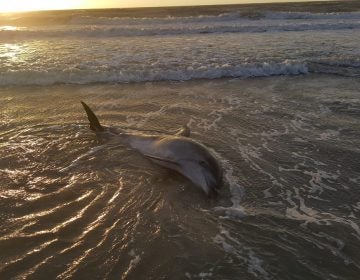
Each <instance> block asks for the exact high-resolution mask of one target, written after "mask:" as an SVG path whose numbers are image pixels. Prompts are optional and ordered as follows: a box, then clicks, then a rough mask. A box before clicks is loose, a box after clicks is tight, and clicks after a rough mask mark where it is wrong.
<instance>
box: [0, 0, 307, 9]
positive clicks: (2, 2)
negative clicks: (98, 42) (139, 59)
mask: <svg viewBox="0 0 360 280" xmlns="http://www.w3.org/2000/svg"><path fill="white" fill-rule="evenodd" d="M300 1H301V2H303V1H311V0H101V1H99V0H0V12H15V11H36V10H58V9H90V8H126V7H159V6H194V5H213V4H242V3H271V2H300Z"/></svg>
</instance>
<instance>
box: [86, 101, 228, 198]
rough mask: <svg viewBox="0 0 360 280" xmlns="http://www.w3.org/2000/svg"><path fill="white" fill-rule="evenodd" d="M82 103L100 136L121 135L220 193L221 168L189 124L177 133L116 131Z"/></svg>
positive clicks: (157, 160) (208, 190) (163, 163)
mask: <svg viewBox="0 0 360 280" xmlns="http://www.w3.org/2000/svg"><path fill="white" fill-rule="evenodd" d="M81 104H82V105H83V107H84V109H85V111H86V114H87V117H88V119H89V122H90V129H91V130H93V131H94V132H95V133H96V134H97V135H98V136H113V137H120V138H121V139H122V140H123V141H124V142H125V143H127V144H128V145H129V146H130V147H132V148H133V149H136V150H137V151H139V152H140V153H141V154H143V155H144V156H145V157H147V158H148V159H150V160H151V161H153V162H155V163H157V164H159V165H161V166H163V167H166V168H169V169H172V170H175V171H177V172H179V173H180V174H182V175H183V176H185V177H186V178H188V179H189V180H191V181H192V182H193V183H194V184H195V185H196V186H198V187H200V188H201V189H202V190H203V191H204V192H205V193H206V194H207V195H211V194H217V193H218V190H219V188H220V187H221V185H222V170H221V168H220V166H219V164H218V162H217V160H216V158H215V157H214V156H213V155H212V154H211V153H210V151H209V150H208V149H207V148H206V147H205V146H203V145H202V144H200V143H198V142H196V141H194V140H192V139H190V138H188V136H189V135H190V130H189V128H188V127H187V126H184V127H183V129H181V130H180V131H179V132H178V133H176V134H175V135H166V134H165V135H164V134H161V135H144V134H132V133H125V132H123V131H120V132H115V131H113V130H112V129H110V128H107V127H104V126H102V125H101V124H100V122H99V120H98V118H97V117H96V115H95V114H94V112H93V111H92V110H91V109H90V107H89V106H88V105H86V104H85V103H84V102H81Z"/></svg>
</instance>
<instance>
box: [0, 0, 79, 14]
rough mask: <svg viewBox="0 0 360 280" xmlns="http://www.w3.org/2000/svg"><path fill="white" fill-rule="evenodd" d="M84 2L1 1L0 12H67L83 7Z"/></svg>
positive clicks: (63, 0)
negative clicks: (66, 10)
mask: <svg viewBox="0 0 360 280" xmlns="http://www.w3.org/2000/svg"><path fill="white" fill-rule="evenodd" d="M84 2H86V1H84V0H61V1H54V0H52V1H49V0H1V2H0V12H3V13H9V12H24V11H40V10H65V9H75V8H79V7H81V6H82V4H83V3H84Z"/></svg>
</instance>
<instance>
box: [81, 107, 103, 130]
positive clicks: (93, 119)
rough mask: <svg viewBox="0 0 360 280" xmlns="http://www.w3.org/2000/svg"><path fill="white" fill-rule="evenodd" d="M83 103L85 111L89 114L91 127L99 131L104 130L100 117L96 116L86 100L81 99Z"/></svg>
mask: <svg viewBox="0 0 360 280" xmlns="http://www.w3.org/2000/svg"><path fill="white" fill-rule="evenodd" d="M81 104H82V105H83V107H84V109H85V112H86V114H87V117H88V119H89V122H90V129H91V130H93V131H95V132H97V131H104V128H103V127H102V126H101V124H100V122H99V120H98V118H97V117H96V115H95V113H94V112H93V111H92V110H91V109H90V107H89V106H88V105H86V103H85V102H83V101H81Z"/></svg>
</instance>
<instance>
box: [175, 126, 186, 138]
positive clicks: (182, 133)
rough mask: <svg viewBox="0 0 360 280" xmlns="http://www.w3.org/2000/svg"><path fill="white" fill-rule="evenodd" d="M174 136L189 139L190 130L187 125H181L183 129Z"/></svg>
mask: <svg viewBox="0 0 360 280" xmlns="http://www.w3.org/2000/svg"><path fill="white" fill-rule="evenodd" d="M175 135H178V136H184V137H189V136H190V128H189V127H188V126H187V125H183V127H182V128H181V129H180V130H179V131H178V132H176V134H175Z"/></svg>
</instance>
